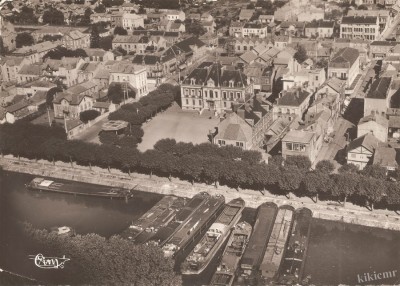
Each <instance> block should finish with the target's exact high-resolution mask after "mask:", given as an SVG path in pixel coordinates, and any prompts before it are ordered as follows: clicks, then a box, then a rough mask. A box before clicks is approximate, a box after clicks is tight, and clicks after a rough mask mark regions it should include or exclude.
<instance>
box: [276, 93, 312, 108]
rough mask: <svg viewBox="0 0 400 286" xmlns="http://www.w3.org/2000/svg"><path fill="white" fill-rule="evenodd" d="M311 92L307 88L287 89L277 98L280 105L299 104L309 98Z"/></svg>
mask: <svg viewBox="0 0 400 286" xmlns="http://www.w3.org/2000/svg"><path fill="white" fill-rule="evenodd" d="M309 95H310V93H309V92H308V91H305V90H293V91H287V92H286V93H285V94H284V95H283V96H282V97H281V98H278V99H277V104H278V105H284V106H299V105H300V104H302V103H303V102H304V100H306V99H307V98H308V96H309Z"/></svg>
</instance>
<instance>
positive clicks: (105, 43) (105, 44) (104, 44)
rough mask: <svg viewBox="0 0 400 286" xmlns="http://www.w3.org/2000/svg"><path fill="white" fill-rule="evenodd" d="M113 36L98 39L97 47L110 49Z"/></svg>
mask: <svg viewBox="0 0 400 286" xmlns="http://www.w3.org/2000/svg"><path fill="white" fill-rule="evenodd" d="M112 40H113V36H107V37H102V38H100V40H99V48H101V49H103V50H106V51H109V50H112Z"/></svg>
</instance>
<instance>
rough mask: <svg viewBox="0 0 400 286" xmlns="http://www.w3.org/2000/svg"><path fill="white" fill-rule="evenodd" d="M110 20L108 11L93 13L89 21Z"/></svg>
mask: <svg viewBox="0 0 400 286" xmlns="http://www.w3.org/2000/svg"><path fill="white" fill-rule="evenodd" d="M98 22H111V14H108V13H93V14H91V15H90V23H92V24H94V23H98Z"/></svg>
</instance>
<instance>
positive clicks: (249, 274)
mask: <svg viewBox="0 0 400 286" xmlns="http://www.w3.org/2000/svg"><path fill="white" fill-rule="evenodd" d="M277 212H278V206H277V205H276V204H274V203H271V202H267V203H263V204H262V205H261V206H259V208H258V213H257V218H256V222H255V224H254V227H253V234H252V235H251V237H250V240H249V243H248V245H247V247H246V250H245V252H244V254H243V257H242V260H241V262H240V266H239V276H238V279H237V281H236V282H235V285H254V284H255V283H256V278H257V277H258V274H259V268H260V265H261V262H262V259H263V257H264V253H265V248H266V242H267V241H268V239H269V237H270V235H271V231H272V228H273V225H274V221H275V217H276V214H277Z"/></svg>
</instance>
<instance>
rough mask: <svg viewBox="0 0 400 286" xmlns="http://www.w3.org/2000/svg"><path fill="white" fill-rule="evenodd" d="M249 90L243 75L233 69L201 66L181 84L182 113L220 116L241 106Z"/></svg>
mask: <svg viewBox="0 0 400 286" xmlns="http://www.w3.org/2000/svg"><path fill="white" fill-rule="evenodd" d="M250 90H251V86H250V85H248V84H247V78H246V75H245V74H243V72H242V71H240V70H236V69H234V68H233V67H229V66H222V65H220V64H217V63H212V62H203V63H202V64H200V65H199V66H198V67H197V68H195V69H194V70H193V71H192V72H191V73H190V74H189V75H188V76H187V77H186V78H185V79H184V81H183V82H182V83H181V100H182V109H187V110H198V111H200V112H202V111H203V110H205V109H208V110H211V111H214V112H216V113H222V112H223V111H225V110H231V109H232V105H233V103H235V102H240V101H242V102H244V101H245V99H246V94H247V93H249V92H250Z"/></svg>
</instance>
